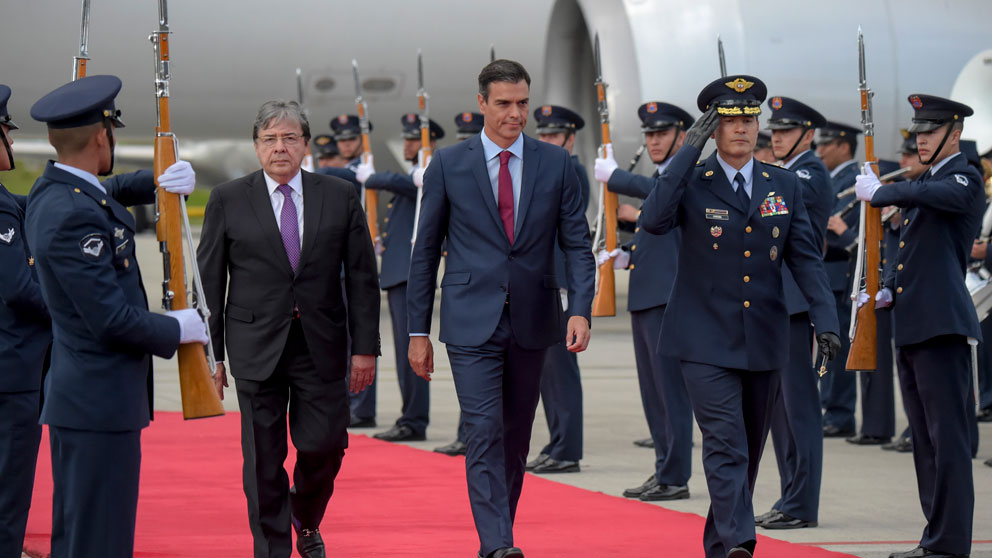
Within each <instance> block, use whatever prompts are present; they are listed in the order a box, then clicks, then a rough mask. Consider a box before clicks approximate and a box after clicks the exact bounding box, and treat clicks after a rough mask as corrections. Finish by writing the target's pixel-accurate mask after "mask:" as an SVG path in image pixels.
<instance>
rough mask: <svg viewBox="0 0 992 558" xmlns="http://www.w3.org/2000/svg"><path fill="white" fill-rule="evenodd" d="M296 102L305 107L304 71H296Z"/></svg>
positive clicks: (299, 69)
mask: <svg viewBox="0 0 992 558" xmlns="http://www.w3.org/2000/svg"><path fill="white" fill-rule="evenodd" d="M296 100H297V101H298V102H299V103H300V106H301V107H302V106H303V70H302V69H301V68H297V69H296Z"/></svg>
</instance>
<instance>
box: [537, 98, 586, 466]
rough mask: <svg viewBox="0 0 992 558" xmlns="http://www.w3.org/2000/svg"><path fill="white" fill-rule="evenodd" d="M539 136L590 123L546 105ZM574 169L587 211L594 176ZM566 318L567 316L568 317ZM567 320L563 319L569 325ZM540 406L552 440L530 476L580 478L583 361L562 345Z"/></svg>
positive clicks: (560, 265) (546, 375)
mask: <svg viewBox="0 0 992 558" xmlns="http://www.w3.org/2000/svg"><path fill="white" fill-rule="evenodd" d="M534 120H535V121H536V122H537V133H538V135H539V136H543V135H549V134H564V135H565V137H566V141H567V138H568V136H569V135H570V134H575V133H576V132H578V131H579V130H581V129H582V128H583V127H584V126H585V121H584V120H583V119H582V117H581V116H579V115H578V114H576V113H575V112H573V111H571V110H569V109H567V108H565V107H562V106H557V105H544V106H541V107H539V108H537V109H535V110H534ZM572 164H573V165H574V167H575V173H576V175H578V179H579V189H580V191H579V195H580V197H581V203H582V211H583V213H584V212H585V211H586V208H587V207H588V206H589V176H588V174H587V173H586V169H585V167H584V166H582V164H581V163H579V158H578V156H576V155H572ZM555 276H556V278H557V281H558V288H559V289H563V290H564V291H566V292H567V291H568V277H567V276H566V273H565V256H564V254H563V253H562V251H561V249H560V248H559V247H558V245H557V242H556V243H555ZM564 315H565V314H564V313H563V316H564ZM566 321H567V320H566V319H563V320H562V324H563V325H564V324H565V322H566ZM541 402H542V403H543V404H544V416H545V418H546V419H547V422H548V431H549V434H550V437H551V440H550V441H549V442H548V443H547V444H545V446H544V447H543V448H541V451H540V453H539V455H538V457H537V458H536V459H534V460H532V461H530V462H529V463H527V470H529V471H532V472H534V473H538V474H542V473H565V472H578V471H579V460H580V459H582V422H583V420H582V419H583V413H582V378H581V373H580V371H579V360H578V355H576V354H575V353H573V352H570V351H569V350H568V349H566V348H565V343H564V342H559V343H557V344H555V345H552V346H551V347H549V348H548V351H547V353H546V354H545V357H544V369H543V370H542V372H541Z"/></svg>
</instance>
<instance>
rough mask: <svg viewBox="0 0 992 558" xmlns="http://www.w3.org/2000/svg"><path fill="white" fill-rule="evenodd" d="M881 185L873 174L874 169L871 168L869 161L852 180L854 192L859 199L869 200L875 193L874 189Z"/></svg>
mask: <svg viewBox="0 0 992 558" xmlns="http://www.w3.org/2000/svg"><path fill="white" fill-rule="evenodd" d="M881 187H882V183H881V182H879V181H878V177H877V176H875V171H873V170H871V163H865V168H864V169H863V170H862V171H861V174H859V175H858V178H857V180H856V181H855V182H854V192H855V194H856V195H857V196H858V199H859V200H861V201H866V202H870V201H871V198H872V197H873V196H874V195H875V191H876V190H878V189H879V188H881Z"/></svg>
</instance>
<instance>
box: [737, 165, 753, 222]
mask: <svg viewBox="0 0 992 558" xmlns="http://www.w3.org/2000/svg"><path fill="white" fill-rule="evenodd" d="M734 184H737V199H738V200H740V202H741V208H742V209H743V210H744V213H747V210H748V209H749V208H750V207H751V197H750V196H748V195H747V192H746V191H745V190H744V175H743V174H741V173H737V175H736V176H734Z"/></svg>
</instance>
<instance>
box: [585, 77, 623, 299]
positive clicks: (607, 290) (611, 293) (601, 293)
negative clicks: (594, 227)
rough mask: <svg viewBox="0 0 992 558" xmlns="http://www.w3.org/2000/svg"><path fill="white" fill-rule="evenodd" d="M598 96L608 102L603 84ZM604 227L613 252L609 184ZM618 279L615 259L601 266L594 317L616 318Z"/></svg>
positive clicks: (613, 204)
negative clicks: (614, 263)
mask: <svg viewBox="0 0 992 558" xmlns="http://www.w3.org/2000/svg"><path fill="white" fill-rule="evenodd" d="M596 91H597V94H598V95H599V100H600V102H601V103H605V102H606V87H605V86H604V85H603V84H599V85H597V86H596ZM601 128H602V134H603V145H604V146H605V145H606V144H608V143H610V123H609V122H603V123H602V126H601ZM601 156H602V157H605V156H606V148H605V147H603V148H602V153H601ZM602 187H603V213H604V215H603V227H604V232H605V235H604V237H603V240H604V241H605V246H604V249H605V250H606V251H607V252H612V251H613V250H616V248H617V208H618V206H619V200H618V199H617V195H616V193H615V192H611V191H610V189H609V187H608V186H607V184H606V183H605V182H604V183H603V185H602ZM616 314H617V299H616V277H615V276H614V273H613V259H612V258H611V259H608V260H606V261H605V262H603V264H602V265H601V266H599V283H598V285H597V287H596V297H595V298H594V299H593V301H592V315H593V316H594V317H597V318H599V317H604V316H616Z"/></svg>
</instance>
